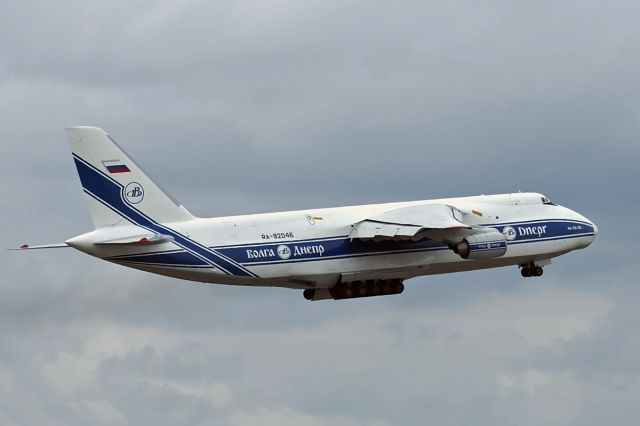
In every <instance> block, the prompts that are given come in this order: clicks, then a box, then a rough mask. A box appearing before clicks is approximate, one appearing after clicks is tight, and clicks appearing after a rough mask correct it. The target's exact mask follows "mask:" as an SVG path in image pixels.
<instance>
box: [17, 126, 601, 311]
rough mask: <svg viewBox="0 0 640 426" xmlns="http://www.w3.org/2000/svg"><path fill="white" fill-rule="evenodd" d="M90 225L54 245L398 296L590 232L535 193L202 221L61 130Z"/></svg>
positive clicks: (321, 295)
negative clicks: (428, 281)
mask: <svg viewBox="0 0 640 426" xmlns="http://www.w3.org/2000/svg"><path fill="white" fill-rule="evenodd" d="M66 134H67V138H68V141H69V145H70V147H71V152H72V155H73V161H74V163H75V166H76V168H77V171H78V174H79V177H80V183H81V184H82V189H83V191H84V193H85V196H86V199H87V202H88V204H89V211H90V213H91V218H92V221H93V224H94V226H95V229H94V230H93V231H91V232H88V233H85V234H82V235H79V236H76V237H73V238H71V239H69V240H67V241H66V242H64V243H61V244H48V245H39V246H29V245H27V244H24V245H22V246H21V247H20V248H19V249H18V250H28V249H46V248H60V247H73V248H75V249H77V250H79V251H82V252H84V253H87V254H89V255H92V256H95V257H98V258H100V259H104V260H107V261H109V262H112V263H116V264H118V265H123V266H127V267H130V268H135V269H139V270H142V271H146V272H151V273H155V274H160V275H165V276H169V277H174V278H179V279H184V280H190V281H199V282H205V283H217V284H231V285H245V286H272V287H286V288H292V289H300V290H303V295H304V298H305V299H307V300H323V299H333V300H341V299H352V298H360V297H371V296H381V295H391V294H400V293H402V291H403V290H404V281H405V280H407V279H410V278H414V277H417V276H422V275H432V274H444V273H450V272H460V271H471V270H478V269H486V268H496V267H504V266H517V267H519V269H520V271H521V275H522V276H523V277H539V276H541V275H542V274H543V267H544V266H546V265H548V264H550V263H551V259H552V258H555V257H557V256H560V255H563V254H565V253H568V252H571V251H573V250H578V249H583V248H585V247H587V246H589V245H590V244H591V242H592V241H593V240H594V239H595V237H596V235H597V233H598V228H597V227H596V225H595V224H594V223H593V222H591V221H589V220H588V219H587V218H586V217H584V216H582V215H580V214H579V213H577V212H575V211H572V210H570V209H568V208H566V207H562V206H560V205H557V204H555V203H553V202H551V200H549V198H547V197H545V196H544V195H542V194H538V193H522V192H518V193H510V194H498V195H480V196H472V197H461V198H446V199H436V200H423V201H410V202H397V203H386V204H371V205H360V206H349V207H337V208H320V209H308V210H300V211H288V212H279V213H266V214H253V215H242V216H228V217H217V218H199V217H196V216H194V215H192V214H191V213H189V211H188V210H187V209H186V208H185V207H184V206H182V205H181V204H179V203H178V202H177V201H175V200H174V199H173V198H172V197H171V196H170V195H169V194H168V193H167V192H166V191H164V190H162V189H161V187H160V186H158V185H157V184H156V183H154V181H153V180H151V178H150V177H149V176H148V175H147V174H146V173H145V172H144V171H143V170H142V168H140V166H138V164H137V163H135V162H134V160H133V159H132V158H131V157H130V156H129V155H128V154H126V153H125V151H123V150H122V149H121V148H120V147H119V146H118V145H117V144H116V142H115V141H114V140H113V139H112V138H111V137H110V136H109V135H108V134H107V133H106V132H105V131H103V130H102V129H99V128H96V127H85V126H81V127H69V128H67V129H66Z"/></svg>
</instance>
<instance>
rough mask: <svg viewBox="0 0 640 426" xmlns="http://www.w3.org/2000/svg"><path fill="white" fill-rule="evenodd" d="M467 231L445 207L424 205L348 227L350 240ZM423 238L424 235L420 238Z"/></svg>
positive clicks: (400, 237)
mask: <svg viewBox="0 0 640 426" xmlns="http://www.w3.org/2000/svg"><path fill="white" fill-rule="evenodd" d="M454 229H471V226H469V225H467V224H465V223H463V222H460V221H459V220H458V219H456V217H455V215H454V211H453V208H452V207H451V206H448V205H445V204H424V205H417V206H409V207H402V208H399V209H394V210H389V211H386V212H383V213H380V214H377V215H374V216H371V217H369V218H367V219H365V220H362V221H360V222H358V223H356V224H354V225H352V230H351V232H350V234H349V238H351V239H374V238H375V239H387V240H388V239H407V238H416V237H418V234H420V233H421V232H422V231H428V230H454ZM424 237H425V238H426V235H425V236H424Z"/></svg>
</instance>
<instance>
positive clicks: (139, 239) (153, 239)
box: [94, 234, 173, 246]
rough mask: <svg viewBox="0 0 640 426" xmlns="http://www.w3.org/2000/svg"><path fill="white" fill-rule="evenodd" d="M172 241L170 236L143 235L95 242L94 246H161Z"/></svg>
mask: <svg viewBox="0 0 640 426" xmlns="http://www.w3.org/2000/svg"><path fill="white" fill-rule="evenodd" d="M171 241H173V237H172V236H171V235H162V234H143V235H132V236H128V237H123V238H115V239H113V240H104V241H96V242H95V243H94V244H97V245H121V246H129V245H140V244H142V245H152V244H162V243H170V242H171Z"/></svg>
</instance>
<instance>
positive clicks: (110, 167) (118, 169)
mask: <svg viewBox="0 0 640 426" xmlns="http://www.w3.org/2000/svg"><path fill="white" fill-rule="evenodd" d="M102 164H104V166H105V167H106V168H107V171H108V172H109V173H129V172H130V171H131V170H129V167H127V165H126V164H124V163H123V162H122V161H120V160H109V161H103V162H102Z"/></svg>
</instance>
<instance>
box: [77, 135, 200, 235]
mask: <svg viewBox="0 0 640 426" xmlns="http://www.w3.org/2000/svg"><path fill="white" fill-rule="evenodd" d="M66 132H67V138H68V139H69V145H70V146H71V152H72V153H73V159H74V162H75V164H76V167H77V169H78V174H79V175H80V182H81V183H82V188H83V189H84V192H85V194H86V196H87V200H88V203H89V210H90V212H91V218H92V219H93V224H94V225H95V227H96V228H100V227H105V226H118V225H129V224H131V223H140V221H143V222H149V223H152V222H155V223H165V222H180V221H185V220H190V219H193V218H194V217H193V216H192V215H191V213H189V212H188V211H187V210H186V209H185V208H184V207H183V206H182V205H180V204H178V203H177V202H176V201H175V200H174V199H173V198H171V196H169V195H168V194H167V193H166V192H165V191H163V190H162V189H161V188H160V187H159V186H158V185H156V184H155V183H154V182H153V181H152V180H151V178H150V177H149V176H147V174H146V173H145V172H144V171H143V170H142V169H141V168H140V167H139V166H138V165H137V164H136V163H135V162H134V161H133V160H132V159H131V157H129V156H128V155H127V153H126V152H124V151H123V150H122V149H121V148H120V147H119V146H118V145H117V144H116V143H115V141H114V140H113V139H111V137H110V136H109V135H108V134H107V133H105V132H104V130H102V129H98V128H96V127H69V128H67V129H66Z"/></svg>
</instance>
